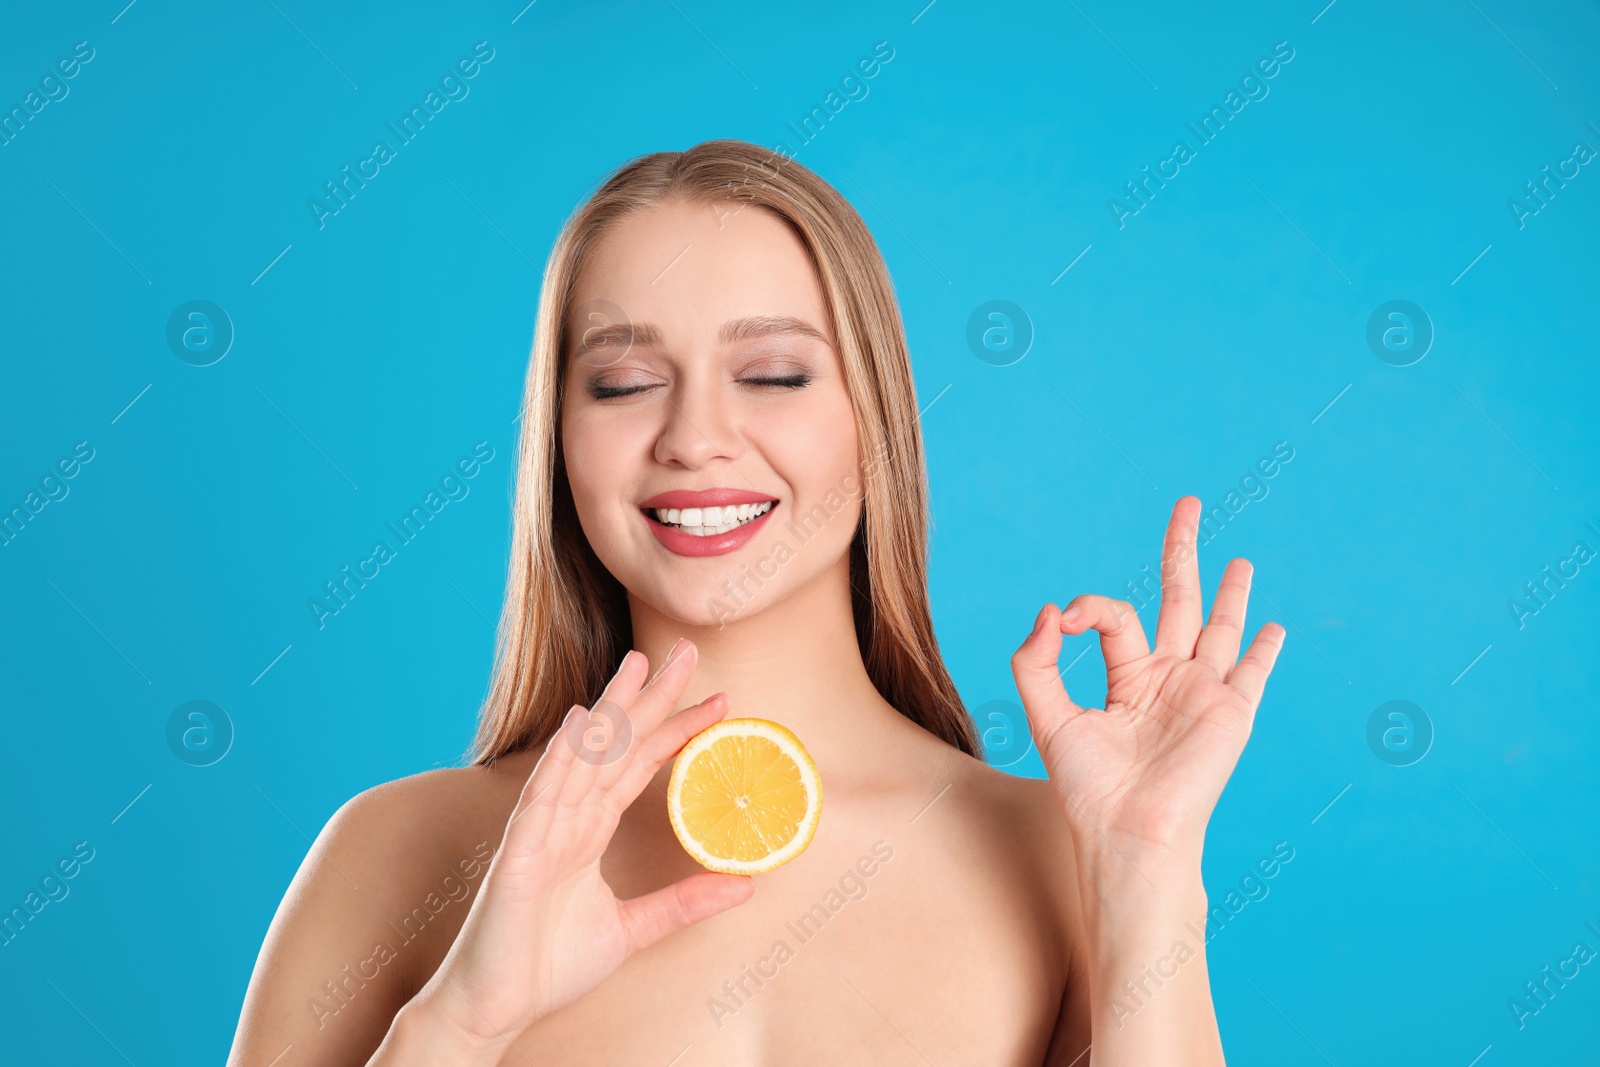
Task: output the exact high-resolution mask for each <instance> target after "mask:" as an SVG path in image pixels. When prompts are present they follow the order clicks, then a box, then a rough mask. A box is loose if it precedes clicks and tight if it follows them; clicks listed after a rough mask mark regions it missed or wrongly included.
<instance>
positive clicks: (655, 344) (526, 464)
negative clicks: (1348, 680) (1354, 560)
mask: <svg viewBox="0 0 1600 1067" xmlns="http://www.w3.org/2000/svg"><path fill="white" fill-rule="evenodd" d="M739 505H749V506H747V507H744V508H742V509H741V508H740V507H739ZM762 506H766V507H767V510H766V511H762ZM711 507H715V508H717V509H718V515H717V516H716V517H715V518H713V517H711V516H708V515H706V514H705V509H706V508H711ZM693 508H699V509H701V516H700V519H701V522H702V524H703V525H702V526H700V527H696V528H692V529H690V528H685V527H683V526H682V521H683V519H685V518H689V517H690V516H684V515H683V514H682V512H683V510H685V509H693ZM723 508H727V509H728V510H727V511H726V512H724V511H722V509H723ZM674 512H676V515H677V519H678V523H677V524H676V525H673V524H671V523H670V522H664V521H663V520H672V519H673V517H674ZM1199 512H1200V502H1199V501H1198V500H1196V499H1195V498H1194V497H1184V498H1182V499H1180V500H1179V501H1178V502H1177V505H1176V507H1175V508H1174V509H1173V512H1172V518H1171V522H1170V524H1169V525H1168V527H1167V531H1166V542H1165V549H1164V556H1163V559H1164V565H1163V589H1162V598H1161V610H1160V617H1159V620H1158V623H1157V627H1156V634H1155V647H1154V649H1153V650H1152V649H1151V648H1150V646H1149V645H1148V644H1147V642H1146V638H1145V635H1144V632H1143V630H1142V628H1141V626H1140V623H1139V619H1138V616H1137V615H1136V614H1135V613H1134V611H1133V610H1132V608H1131V607H1130V606H1129V605H1128V604H1126V603H1124V602H1121V601H1116V600H1111V599H1108V598H1106V597H1102V596H1095V595H1090V594H1085V595H1081V596H1077V597H1075V598H1074V599H1072V600H1071V601H1070V603H1068V605H1067V606H1066V608H1065V610H1058V609H1057V607H1056V606H1055V605H1054V604H1053V603H1047V604H1045V605H1044V607H1043V609H1042V610H1041V611H1040V612H1039V614H1038V616H1037V618H1036V619H1035V620H1034V622H1033V631H1032V634H1031V635H1030V636H1028V637H1027V638H1026V639H1025V640H1024V641H1023V642H1022V643H1021V646H1020V647H1019V648H1018V649H1017V651H1016V654H1015V655H1014V656H1013V657H1012V659H1011V666H1012V670H1013V673H1014V675H1015V677H1016V682H1017V688H1018V690H1019V691H1020V694H1021V697H1022V703H1023V705H1024V707H1025V709H1026V712H1027V715H1028V718H1029V721H1030V724H1031V728H1032V732H1033V737H1034V739H1035V741H1036V743H1037V745H1038V748H1039V751H1040V754H1041V756H1042V758H1043V761H1044V764H1045V767H1046V769H1047V771H1048V773H1049V778H1048V779H1046V780H1033V779H1023V778H1017V777H1013V776H1011V775H1008V774H1005V773H1003V772H1001V771H998V770H995V769H993V768H991V767H989V766H988V765H987V764H985V763H984V762H983V760H982V758H981V748H980V742H979V738H978V733H977V730H976V729H975V727H974V724H973V722H972V720H971V718H970V717H969V715H968V713H967V712H966V710H965V708H964V707H963V705H962V703H961V700H960V697H959V696H958V695H957V692H956V689H955V686H954V684H953V683H952V682H951V679H950V677H949V675H948V674H947V673H946V671H945V668H944V666H943V664H942V661H941V659H940V656H939V652H938V646H937V645H936V643H935V641H934V635H933V626H932V622H931V619H930V616H929V610H928V601H927V588H926V531H927V500H926V489H925V475H924V468H923V455H922V444H921V438H920V436H919V430H918V423H917V406H916V400H915V397H914V395H913V389H912V379H911V371H910V364H909V358H908V355H907V351H906V343H905V337H904V333H903V329H902V326H901V322H900V317H899V312H898V309H897V307H896V304H895V300H894V294H893V289H892V287H891V284H890V280H889V276H888V273H887V271H886V270H885V268H884V264H883V261H882V258H881V256H880V255H879V252H878V250H877V247H876V246H875V245H874V243H873V240H872V238H871V236H870V235H869V233H868V231H867V229H866V226H865V225H864V224H863V223H862V221H861V219H860V217H859V216H858V215H857V214H856V212H855V211H854V210H853V209H852V208H851V207H850V205H849V204H848V203H847V202H846V201H845V200H844V199H843V198H842V197H841V196H840V195H839V194H838V193H837V192H836V191H835V190H834V189H833V188H831V187H830V186H829V185H827V184H826V183H825V182H823V181H822V180H821V179H819V178H818V177H817V176H816V175H814V174H812V173H811V172H810V171H808V170H806V169H805V168H803V167H801V166H800V165H799V164H798V163H795V162H793V161H792V160H788V159H785V158H784V157H782V156H779V155H775V154H774V153H771V152H769V151H767V150H765V149H761V148H758V147H756V146H754V145H750V144H746V143H744V142H739V141H729V140H719V141H710V142H706V143H704V144H701V145H698V146H696V147H694V148H692V149H690V150H689V151H687V152H660V153H655V154H653V155H649V156H645V157H643V158H640V159H637V160H635V161H633V162H631V163H629V164H628V165H626V166H624V167H622V168H621V169H619V170H618V171H617V172H615V173H614V174H613V175H612V176H611V177H610V178H609V180H607V181H606V182H605V184H604V185H603V186H601V188H600V189H599V190H598V191H597V192H596V193H595V194H594V195H593V196H592V197H591V198H590V199H589V201H588V202H587V203H585V204H584V205H583V207H582V208H581V209H580V210H579V211H578V212H577V213H576V214H575V215H574V216H573V217H572V218H571V219H570V220H569V221H568V223H567V225H566V227H565V228H564V229H563V231H562V233H561V235H560V237H559V239H558V240H557V242H556V245H555V248H554V250H553V252H552V254H551V256H550V260H549V265H548V268H547V270H546V272H545V280H544V289H543V292H542V293H541V296H540V305H539V315H538V322H537V327H536V331H535V339H534V348H533V357H532V361H531V366H530V368H529V372H528V378H527V393H526V400H525V406H524V409H523V419H522V439H521V444H520V458H519V468H518V473H517V495H516V510H515V514H514V516H513V523H514V535H513V544H512V561H511V574H510V581H509V585H508V589H507V595H506V600H505V608H504V612H503V615H502V619H501V631H500V648H499V655H498V657H497V662H496V667H495V673H494V679H493V683H492V686H491V689H490V693H489V697H488V700H487V702H486V704H485V707H484V709H483V716H482V722H481V727H480V730H479V735H478V738H477V745H476V751H475V753H474V759H473V762H472V766H470V767H465V768H457V769H449V770H438V771H432V772H429V773H426V774H420V775H416V776H414V777H410V778H404V779H401V780H399V781H395V782H390V783H387V784H385V785H382V786H379V787H377V788H375V789H372V790H369V791H367V792H365V793H362V794H361V795H359V796H357V797H355V798H354V799H353V800H351V801H350V802H349V803H347V804H346V805H344V807H342V808H341V809H340V810H339V812H338V813H337V814H336V815H335V816H334V817H333V819H332V820H330V821H329V823H328V825H327V827H325V828H324V830H323V831H322V834H321V836H320V837H319V838H318V840H317V842H316V844H315V846H314V847H313V849H312V850H311V853H310V855H308V856H307V858H306V861H305V863H304V864H303V866H302V867H301V869H300V871H299V873H298V874H297V875H296V877H295V879H294V882H293V884H292V885H291V886H290V887H289V890H288V892H287V894H286V895H285V897H284V900H283V903H282V905H281V906H280V907H279V909H278V913H277V915H276V917H275V918H274V919H273V922H272V925H271V928H270V930H269V931H268V933H267V937H266V942H265V944H264V945H263V946H262V950H261V955H260V958H259V960H258V961H257V963H256V968H255V972H254V974H253V975H252V977H251V981H250V987H249V991H248V993H247V995H246V998H245V1003H244V1010H243V1015H242V1017H241V1019H240V1022H239V1030H238V1034H237V1037H236V1040H235V1045H234V1050H233V1055H232V1057H231V1059H230V1060H229V1062H230V1064H234V1065H238V1067H247V1065H248V1067H267V1065H268V1064H281V1065H282V1067H310V1065H334V1064H339V1065H345V1064H361V1063H370V1064H383V1065H400V1064H419V1065H420V1064H426V1065H434V1067H437V1065H448V1064H538V1065H540V1067H543V1065H546V1064H584V1065H593V1064H638V1065H641V1067H666V1065H668V1064H672V1065H682V1067H689V1065H691V1064H693V1065H702V1064H704V1065H711V1064H740V1065H752V1064H755V1065H771V1067H776V1065H787V1064H808V1065H809V1064H815V1063H819V1062H827V1063H862V1064H868V1063H870V1064H929V1063H932V1064H940V1065H959V1064H980V1063H981V1064H1006V1065H1018V1067H1020V1065H1024V1064H1026V1065H1029V1067H1032V1065H1037V1064H1040V1063H1049V1064H1060V1065H1062V1067H1066V1065H1072V1064H1087V1063H1089V1062H1091V1061H1092V1062H1093V1063H1094V1064H1095V1065H1096V1067H1113V1065H1141V1067H1143V1065H1150V1064H1161V1065H1164V1067H1166V1065H1175V1064H1221V1063H1222V1062H1223V1058H1222V1045H1221V1041H1220V1038H1219V1036H1218V1032H1217V1024H1216V1018H1215V1013H1214V1011H1213V1008H1212V1003H1211V995H1210V988H1209V983H1208V979H1207V973H1206V960H1205V943H1204V934H1203V931H1204V925H1205V917H1206V906H1207V905H1206V897H1205V892H1204V888H1203V886H1202V884H1201V879H1200V855H1201V846H1202V843H1203V840H1204V835H1205V827H1206V822H1207V820H1208V819H1209V817H1210V814H1211V811H1212V808H1213V807H1214V805H1215V804H1216V801H1217V798H1218V796H1219V794H1220V793H1221V791H1222V787H1223V785H1224V783H1225V782H1226V781H1227V778H1228V776H1229V774H1231V773H1232V769H1233V767H1234V764H1235V763H1236V762H1237V760H1238V758H1239V754H1240V752H1241V751H1242V750H1243V747H1244V744H1245V740H1246V738H1247V737H1248V735H1249V733H1250V726H1251V722H1252V720H1253V717H1254V714H1255V709H1256V706H1257V704H1258V703H1259V701H1260V699H1261V694H1262V689H1263V687H1264V685H1265V683H1266V679H1267V675H1268V674H1269V672H1270V671H1271V669H1272V665H1273V662H1274V660H1275V658H1276V656H1277V653H1278V650H1279V648H1280V647H1281V645H1282V641H1283V637H1284V632H1283V629H1282V627H1278V626H1275V625H1268V626H1266V627H1263V628H1262V630H1261V631H1260V633H1259V634H1258V635H1257V636H1256V638H1255V640H1254V641H1253V642H1252V643H1251V645H1250V646H1249V648H1248V649H1247V650H1246V652H1245V654H1244V656H1243V657H1242V658H1240V657H1239V649H1240V644H1241V637H1242V634H1243V626H1244V617H1245V605H1246V600H1247V599H1248V594H1249V584H1250V574H1251V571H1250V566H1249V564H1248V563H1247V562H1246V561H1244V560H1234V561H1233V562H1232V563H1230V564H1229V565H1228V567H1227V569H1226V571H1225V573H1224V574H1223V578H1222V583H1221V586H1220V589H1219V591H1218V593H1217V595H1216V599H1215V603H1214V604H1213V607H1212V611H1211V615H1210V618H1209V621H1207V622H1206V623H1205V625H1204V626H1203V627H1202V620H1201V599H1200V584H1199V572H1198V563H1197V561H1196V556H1195V532H1196V528H1197V524H1198V517H1199ZM712 521H715V522H716V523H717V525H716V526H715V527H711V526H710V525H709V523H710V522H712ZM1019 623H1021V625H1019V627H1018V629H1019V632H1020V630H1021V629H1022V627H1023V626H1024V625H1026V620H1019ZM1090 629H1093V630H1095V631H1097V632H1098V633H1099V640H1100V646H1101V650H1102V652H1103V654H1104V657H1105V660H1106V666H1107V675H1108V697H1107V701H1106V708H1105V709H1104V710H1101V709H1093V708H1082V707H1079V706H1078V705H1076V704H1074V703H1073V701H1072V700H1071V698H1070V697H1069V696H1068V695H1067V693H1066V692H1065V690H1064V689H1063V686H1062V682H1061V678H1060V675H1059V673H1058V671H1059V668H1058V666H1057V655H1058V653H1059V651H1060V648H1061V644H1062V635H1063V634H1080V633H1084V632H1085V631H1087V630H1090ZM630 650H631V651H630ZM652 672H653V673H652ZM590 708H594V709H596V711H597V712H598V711H600V709H602V708H603V709H605V710H604V714H603V718H604V719H605V721H604V722H599V721H598V718H599V717H600V716H591V714H590V712H589V710H588V709H590ZM730 714H731V715H735V716H754V717H759V718H766V719H771V720H775V721H777V722H779V723H782V724H783V725H785V726H787V727H788V728H789V729H791V730H792V731H793V732H794V733H795V734H797V735H798V736H799V737H800V739H801V740H802V741H803V743H804V744H805V746H806V747H807V749H808V750H809V752H810V754H811V755H812V757H813V758H814V759H815V761H816V763H817V765H818V767H819V768H820V771H821V774H822V777H823V779H824V781H825V783H826V805H825V808H824V811H823V817H822V822H821V825H820V828H819V829H818V831H817V834H816V837H815V838H814V840H813V841H812V843H811V845H810V847H809V848H808V849H807V850H806V851H805V852H804V853H802V854H801V855H800V856H799V857H798V858H796V859H795V860H793V861H792V862H790V863H788V864H786V865H784V866H782V867H780V868H778V869H777V870H774V871H772V872H770V873H768V874H763V875H759V876H757V877H754V878H751V877H740V876H734V875H727V874H716V873H712V872H710V871H705V870H702V869H700V867H699V866H698V865H697V864H696V863H695V862H694V861H693V860H692V859H691V858H690V857H689V856H688V854H687V853H685V852H684V850H683V848H682V847H681V846H680V845H679V843H678V841H677V840H676V838H675V836H674V834H673V831H672V829H671V826H670V825H669V820H668V815H667V805H666V800H665V788H666V783H667V777H668V775H669V772H670V769H671V760H672V758H673V756H674V755H675V754H676V753H677V751H678V750H679V749H680V748H681V747H682V746H683V744H684V743H685V742H686V741H687V740H688V739H689V738H690V737H692V736H693V735H694V734H696V733H698V732H699V731H701V730H703V729H705V728H706V727H708V726H710V725H712V724H713V723H715V722H716V721H718V720H719V719H722V718H723V717H724V716H728V715H730ZM596 732H598V733H600V734H601V735H604V737H605V738H606V740H604V741H603V742H600V743H598V744H597V743H596V742H595V741H594V740H593V737H594V735H595V734H596ZM1091 1043H1092V1046H1093V1052H1092V1053H1091V1054H1090V1055H1089V1056H1085V1052H1086V1051H1087V1050H1088V1049H1089V1048H1090V1046H1091ZM275 1057H279V1058H276V1059H275Z"/></svg>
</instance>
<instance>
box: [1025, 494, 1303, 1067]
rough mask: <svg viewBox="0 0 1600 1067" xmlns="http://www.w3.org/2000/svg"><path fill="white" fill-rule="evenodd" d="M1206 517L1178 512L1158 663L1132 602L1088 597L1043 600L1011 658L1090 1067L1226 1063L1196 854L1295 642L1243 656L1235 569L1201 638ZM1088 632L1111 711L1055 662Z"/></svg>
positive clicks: (1186, 503) (1242, 602)
mask: <svg viewBox="0 0 1600 1067" xmlns="http://www.w3.org/2000/svg"><path fill="white" fill-rule="evenodd" d="M1199 516H1200V501H1199V500H1198V499H1196V498H1195V497H1192V496H1186V497H1183V498H1182V499H1180V500H1179V501H1178V502H1177V504H1176V506H1174V507H1173V509H1172V519H1171V521H1170V522H1169V523H1168V525H1167V534H1166V541H1165V544H1164V547H1163V550H1162V566H1161V611H1160V616H1159V618H1158V620H1157V624H1156V645H1155V649H1154V651H1152V650H1151V648H1150V646H1149V644H1148V643H1147V641H1146V639H1145V635H1144V629H1143V627H1142V626H1140V624H1139V616H1138V614H1137V613H1136V612H1135V611H1134V610H1133V606H1132V605H1130V604H1128V603H1127V602H1126V601H1121V600H1113V599H1110V598H1108V597H1102V596H1093V595H1084V596H1079V597H1077V598H1075V599H1073V600H1072V601H1071V602H1070V603H1069V604H1068V605H1067V607H1066V609H1065V610H1064V611H1058V610H1057V609H1056V607H1055V605H1054V604H1046V605H1045V606H1044V609H1043V610H1041V611H1040V612H1039V616H1038V618H1037V620H1036V621H1035V624H1034V630H1033V633H1032V634H1031V635H1030V636H1029V637H1028V639H1027V640H1026V641H1024V642H1023V643H1022V646H1021V647H1020V648H1019V649H1017V652H1016V654H1015V655H1013V656H1012V658H1011V669H1012V673H1013V674H1014V675H1015V677H1016V681H1017V691H1018V693H1019V694H1020V695H1021V697H1022V704H1023V707H1024V708H1025V709H1026V711H1027V714H1028V720H1029V723H1030V726H1031V728H1032V731H1033V737H1034V741H1035V743H1036V744H1037V745H1038V748H1039V754H1040V756H1041V758H1042V759H1043V761H1044V765H1045V769H1046V771H1047V772H1048V774H1049V777H1050V781H1051V784H1052V785H1053V786H1054V788H1055V793H1056V798H1057V800H1058V801H1059V802H1060V807H1061V811H1062V814H1063V816H1064V817H1065V818H1066V820H1067V825H1068V828H1069V831H1070V837H1071V840H1072V846H1073V852H1074V857H1075V859H1076V862H1077V884H1078V897H1079V900H1078V906H1079V908H1080V919H1081V926H1080V929H1081V931H1082V936H1083V945H1082V957H1081V959H1079V960H1077V961H1075V962H1076V963H1078V964H1079V966H1080V971H1079V974H1078V976H1077V982H1078V984H1079V987H1080V988H1086V990H1087V995H1088V1000H1089V1012H1088V1014H1089V1020H1090V1028H1091V1041H1092V1047H1093V1049H1094V1052H1093V1053H1092V1058H1093V1061H1094V1064H1095V1067H1133V1065H1144V1064H1152V1063H1159V1064H1162V1065H1164V1067H1166V1065H1173V1067H1177V1065H1195V1067H1198V1065H1202V1064H1204V1065H1207V1067H1214V1065H1219V1064H1222V1063H1223V1055H1222V1039H1221V1036H1220V1035H1219V1033H1218V1030H1217V1019H1216V1011H1215V1009H1214V1008H1213V1006H1212V1002H1211V985H1210V980H1209V977H1208V975H1207V972H1206V956H1205V923H1206V895H1205V887H1204V885H1203V884H1202V882H1201V878H1200V853H1201V849H1202V847H1203V845H1204V843H1205V831H1206V823H1207V821H1208V820H1209V819H1210V818H1211V812H1212V809H1213V808H1215V807H1216V803H1217V798H1218V797H1220V796H1221V795H1222V787H1223V786H1224V785H1225V784H1226V783H1227V780H1228V776H1229V775H1230V774H1232V773H1233V768H1234V766H1235V764H1237V763H1238V761H1239V755H1240V753H1241V752H1243V750H1244V745H1245V741H1246V740H1247V739H1248V738H1249V736H1250V726H1251V723H1252V722H1253V720H1254V718H1255V711H1256V707H1257V705H1258V704H1259V703H1260V701H1261V694H1262V691H1263V689H1264V688H1265V686H1266V682H1267V676H1268V675H1269V674H1270V673H1271V672H1272V666H1273V663H1274V662H1275V661H1276V659H1277V656H1278V652H1279V650H1280V649H1281V648H1282V647H1283V639H1284V636H1285V634H1284V630H1283V627H1281V626H1278V625H1276V624H1268V625H1267V626H1264V627H1262V628H1261V630H1260V632H1259V633H1257V635H1256V637H1255V640H1254V641H1253V642H1251V644H1250V647H1249V648H1248V649H1247V650H1246V652H1245V654H1244V656H1243V657H1242V658H1240V657H1239V647H1240V644H1241V640H1242V637H1243V634H1244V619H1245V607H1246V603H1247V601H1248V600H1249V596H1250V576H1251V568H1250V564H1249V562H1248V561H1246V560H1243V559H1236V560H1233V561H1232V562H1231V563H1229V564H1228V567H1227V569H1226V570H1225V571H1224V573H1223V576H1222V583H1221V586H1220V588H1219V589H1218V591H1217V596H1216V600H1215V602H1214V603H1213V604H1212V608H1211V617H1210V619H1209V621H1207V622H1206V623H1205V624H1204V625H1203V626H1202V623H1201V612H1200V568H1199V563H1198V559H1197V557H1196V545H1195V539H1196V538H1195V535H1196V531H1197V529H1198V526H1199ZM1091 629H1092V630H1095V631H1097V632H1098V633H1099V635H1100V649H1101V652H1102V654H1103V655H1104V657H1105V661H1106V706H1105V708H1104V709H1103V710H1102V709H1099V708H1081V707H1079V706H1078V705H1077V704H1075V703H1073V701H1072V698H1071V697H1069V696H1068V695H1067V692H1066V689H1065V687H1064V686H1063V685H1062V681H1061V674H1060V669H1059V667H1058V666H1057V662H1058V658H1059V656H1060V652H1061V641H1062V634H1064V633H1068V634H1078V633H1084V632H1086V631H1088V630H1091ZM1080 995H1081V994H1080Z"/></svg>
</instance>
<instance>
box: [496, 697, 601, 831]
mask: <svg viewBox="0 0 1600 1067" xmlns="http://www.w3.org/2000/svg"><path fill="white" fill-rule="evenodd" d="M582 711H583V706H582V705H580V704H574V705H572V707H570V708H568V709H567V714H566V715H565V716H564V717H563V718H562V720H561V725H560V726H559V727H558V728H557V729H556V732H555V734H553V735H552V736H551V738H550V740H549V742H548V743H547V744H546V745H545V749H544V753H543V754H542V755H541V756H540V757H539V762H538V763H537V764H535V765H534V768H533V771H532V772H531V773H530V774H529V775H528V780H527V782H525V783H524V784H523V786H522V795H521V796H519V797H518V798H517V806H516V808H515V810H513V811H512V813H511V820H510V822H508V823H507V824H506V843H507V844H508V845H520V846H527V845H528V844H531V843H533V842H537V841H541V840H543V838H544V834H545V832H546V831H547V830H548V829H549V827H550V820H551V817H552V815H553V814H554V812H555V809H556V804H557V802H558V801H559V800H560V797H561V787H562V785H563V784H564V783H565V781H566V778H567V774H568V773H569V771H570V770H571V766H572V763H573V749H572V747H571V746H570V745H568V744H566V743H565V742H564V741H563V740H562V735H563V734H564V733H565V732H566V731H567V729H568V728H569V727H570V726H571V724H572V720H573V717H574V716H575V715H577V714H579V713H581V712H582Z"/></svg>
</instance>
